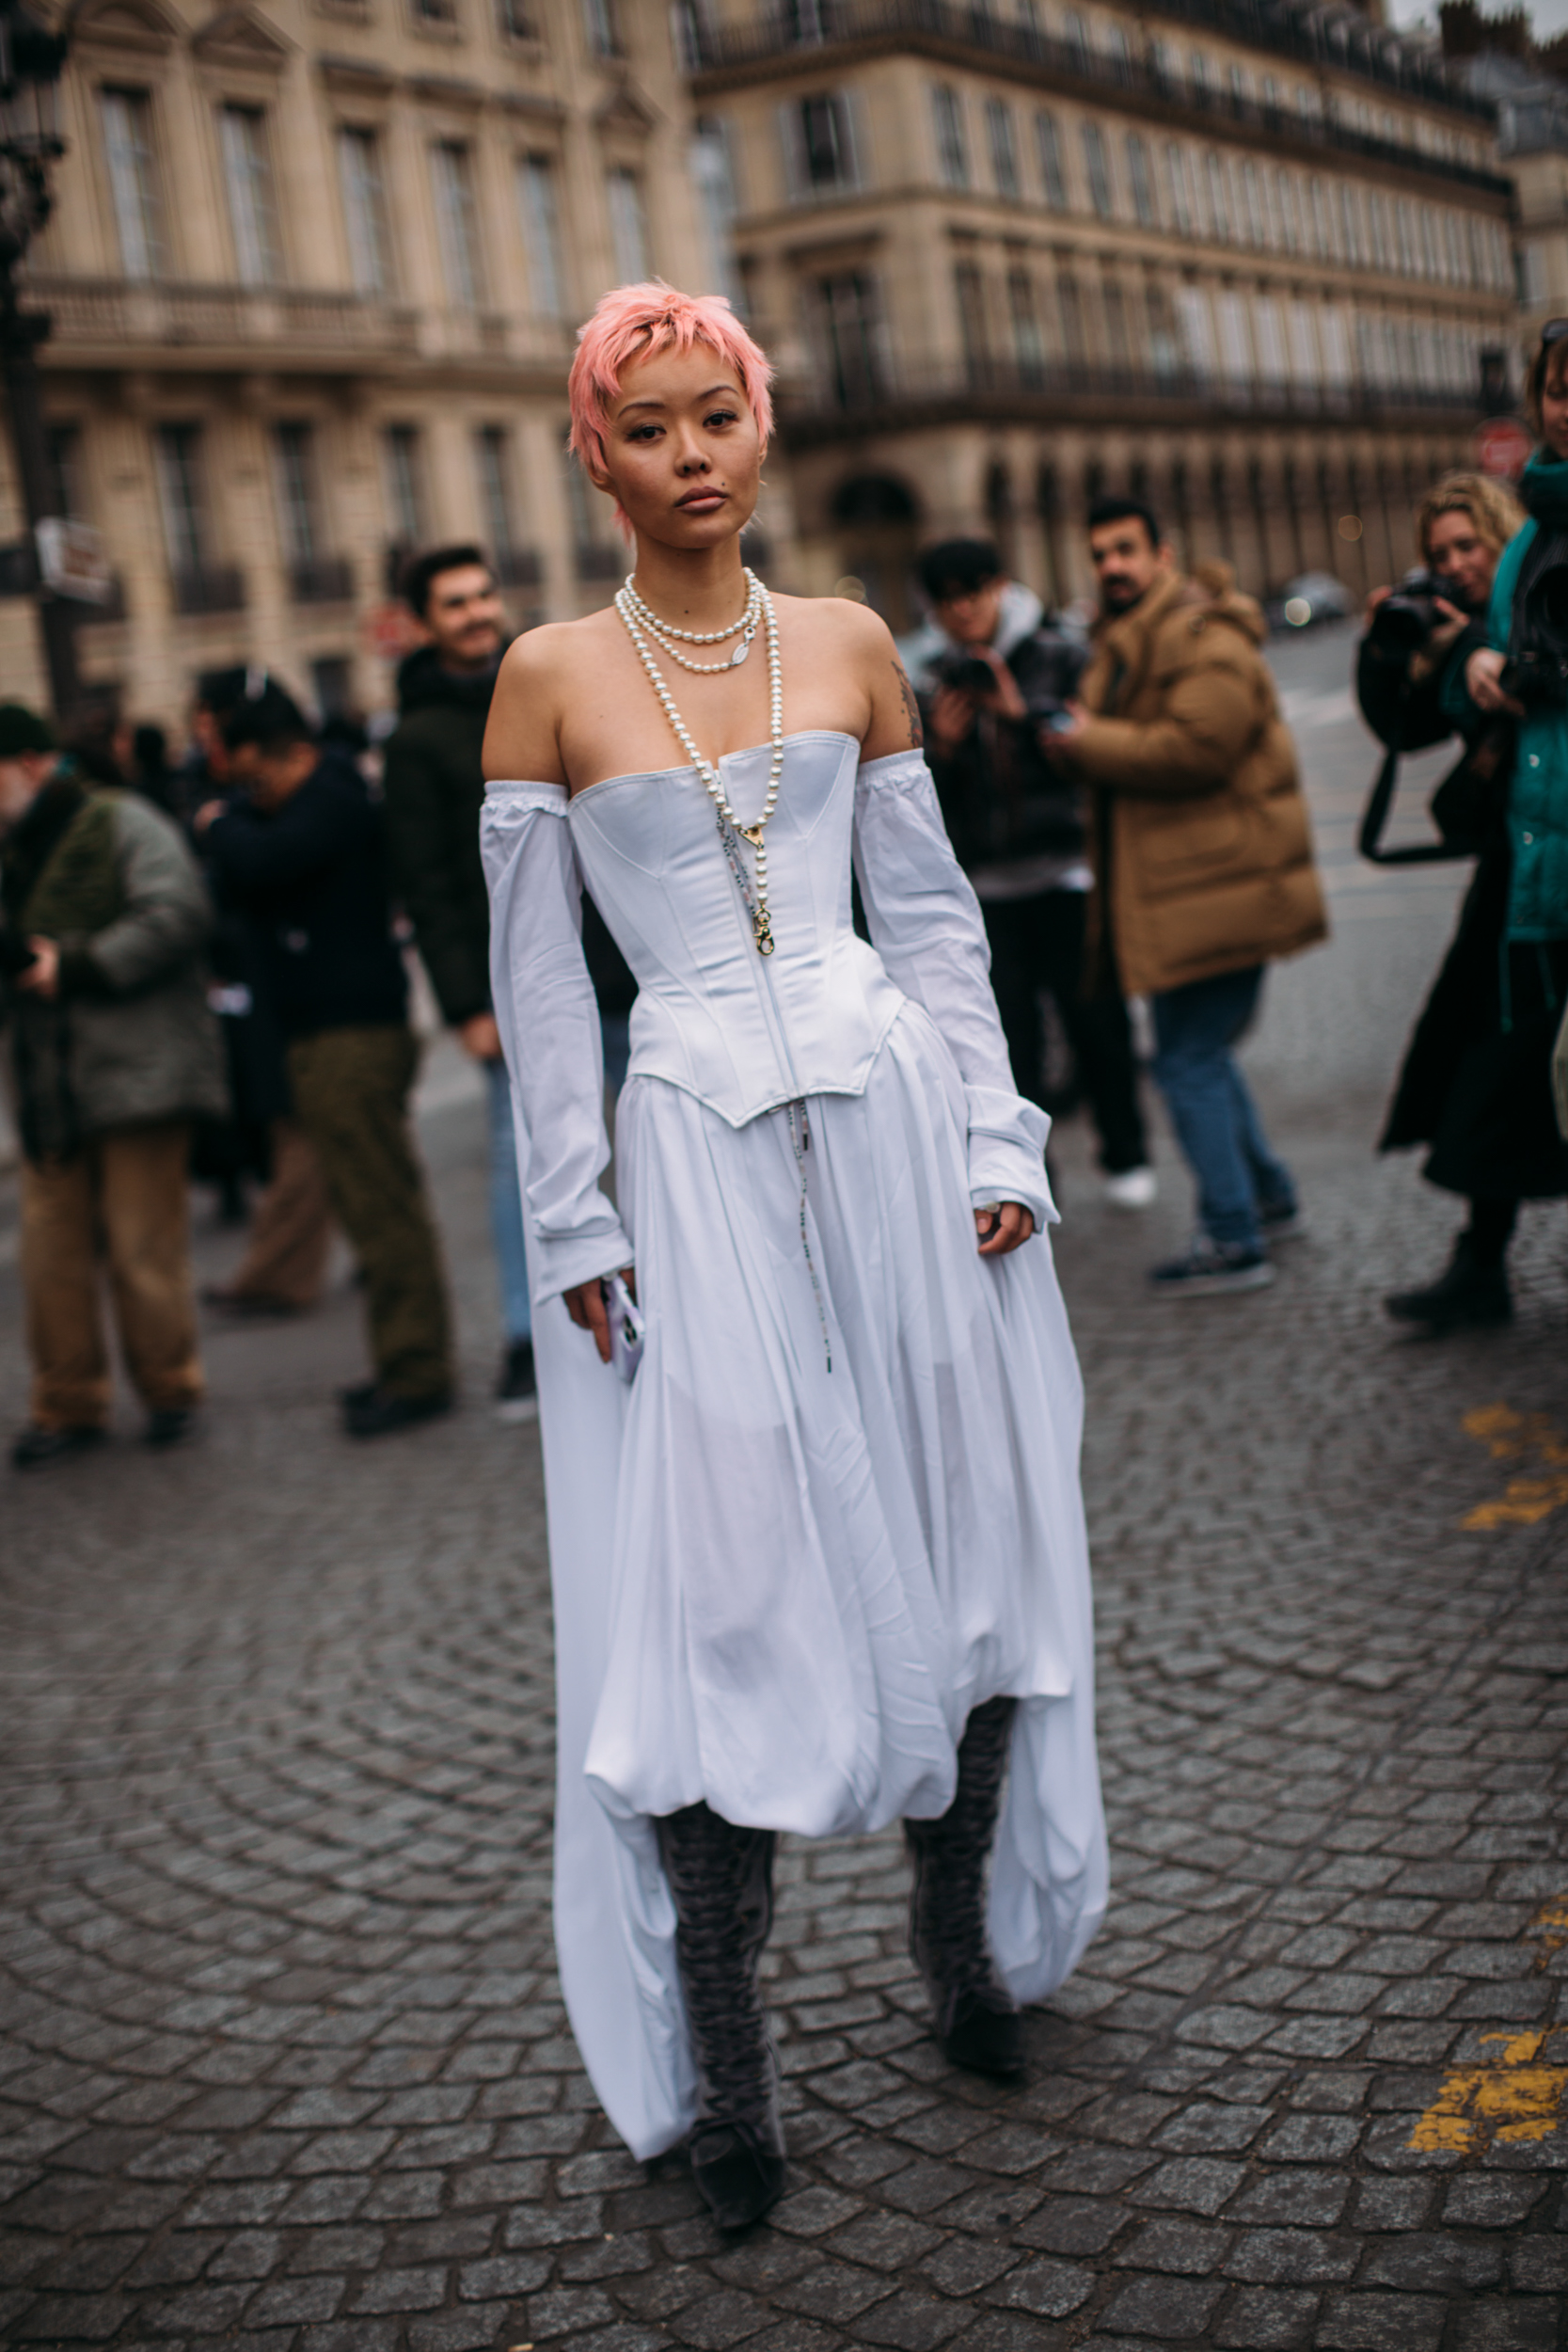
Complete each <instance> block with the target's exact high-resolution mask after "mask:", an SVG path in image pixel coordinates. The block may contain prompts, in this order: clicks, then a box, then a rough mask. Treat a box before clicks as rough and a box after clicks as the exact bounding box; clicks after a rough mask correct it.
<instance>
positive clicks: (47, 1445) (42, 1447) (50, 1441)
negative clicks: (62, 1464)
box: [11, 1421, 109, 1470]
mask: <svg viewBox="0 0 1568 2352" xmlns="http://www.w3.org/2000/svg"><path fill="white" fill-rule="evenodd" d="M108 1434H109V1433H108V1431H107V1430H106V1429H101V1428H100V1427H99V1426H98V1424H97V1422H90V1423H84V1424H83V1425H81V1426H80V1427H78V1428H74V1429H45V1428H44V1427H43V1426H42V1424H41V1423H40V1422H36V1421H30V1422H28V1423H27V1426H26V1428H25V1429H23V1430H19V1431H18V1433H17V1435H16V1436H15V1437H14V1438H12V1440H11V1464H12V1467H13V1468H14V1469H16V1470H37V1469H38V1468H39V1466H40V1463H43V1462H58V1461H60V1460H62V1459H63V1458H64V1456H65V1455H66V1454H85V1453H86V1452H87V1448H88V1447H89V1446H95V1445H102V1444H103V1440H104V1438H106V1437H107V1436H108Z"/></svg>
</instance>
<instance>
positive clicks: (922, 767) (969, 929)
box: [855, 752, 1057, 1232]
mask: <svg viewBox="0 0 1568 2352" xmlns="http://www.w3.org/2000/svg"><path fill="white" fill-rule="evenodd" d="M855 872H856V875H857V876H858V878H859V881H860V886H861V898H862V900H863V904H864V907H865V913H866V919H867V921H868V922H869V924H870V926H871V939H872V945H873V946H875V947H876V949H877V952H878V954H879V956H880V957H881V959H882V961H883V963H884V964H885V965H886V966H887V969H888V971H889V973H890V974H891V975H892V977H893V978H894V979H895V981H896V982H897V984H898V986H899V987H900V988H901V989H902V990H903V991H904V993H905V994H906V995H907V996H912V997H913V998H914V999H915V1001H916V1003H917V1004H920V1005H923V1006H924V1007H925V1009H926V1010H927V1012H928V1013H929V1014H930V1016H931V1019H932V1020H933V1021H934V1022H935V1023H936V1025H937V1027H938V1028H939V1029H940V1030H941V1032H942V1036H943V1038H944V1039H945V1040H946V1041H947V1044H948V1047H949V1049H950V1050H951V1052H952V1055H953V1058H954V1060H955V1061H956V1062H957V1063H958V1074H959V1076H960V1077H961V1078H962V1080H963V1083H964V1090H965V1093H966V1094H967V1096H968V1098H969V1188H970V1198H971V1200H973V1201H974V1203H975V1204H976V1206H979V1205H980V1204H982V1203H984V1202H986V1201H990V1200H1017V1201H1021V1202H1022V1205H1023V1206H1024V1207H1025V1208H1026V1209H1029V1210H1032V1211H1033V1213H1034V1218H1035V1231H1036V1232H1040V1231H1041V1230H1042V1228H1043V1227H1044V1226H1046V1225H1047V1224H1055V1223H1056V1222H1057V1216H1056V1207H1055V1203H1054V1202H1053V1200H1052V1198H1051V1187H1050V1184H1048V1183H1047V1181H1046V1174H1045V1139H1046V1137H1047V1136H1048V1135H1049V1134H1050V1133H1051V1121H1050V1120H1049V1119H1048V1118H1047V1117H1046V1114H1045V1113H1044V1111H1042V1110H1040V1109H1038V1108H1037V1105H1036V1104H1033V1103H1027V1102H1025V1101H1024V1100H1023V1098H1022V1095H1021V1094H1020V1093H1019V1092H1018V1089H1017V1088H1016V1087H1015V1086H1014V1084H1013V1073H1012V1070H1011V1067H1010V1065H1009V1063H1008V1060H1007V1047H1006V1040H1005V1038H1004V1037H1003V1034H1002V1024H1001V1021H1000V1019H999V1018H998V1016H997V1010H996V999H995V997H994V996H993V995H992V993H991V986H990V946H989V944H988V942H987V939H986V927H985V923H984V920H983V918H982V916H981V914H980V904H979V900H978V899H977V898H975V896H974V891H973V889H972V888H971V887H970V884H969V881H968V879H967V877H966V876H965V874H964V871H963V868H962V867H961V866H959V864H958V859H957V858H956V857H955V856H954V854H953V846H952V843H951V842H950V841H949V840H948V838H947V831H946V828H945V826H944V825H943V823H942V810H941V808H940V806H939V805H938V803H937V792H936V786H935V785H934V784H933V783H932V781H931V771H930V770H929V769H928V768H927V765H926V761H925V758H924V756H923V755H922V754H921V753H919V752H895V753H893V754H892V755H890V756H889V757H888V758H886V759H872V760H868V761H866V763H865V764H864V766H863V768H862V769H861V770H860V771H859V773H858V775H857V776H856V778H855Z"/></svg>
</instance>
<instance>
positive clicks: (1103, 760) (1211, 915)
mask: <svg viewBox="0 0 1568 2352" xmlns="http://www.w3.org/2000/svg"><path fill="white" fill-rule="evenodd" d="M1088 532H1089V554H1090V557H1091V559H1092V561H1093V564H1094V567H1095V572H1096V575H1097V576H1098V579H1099V581H1100V598H1101V612H1100V618H1099V620H1098V622H1097V623H1096V626H1095V629H1094V659H1093V660H1092V662H1091V663H1090V666H1089V668H1088V670H1087V672H1086V673H1085V678H1084V683H1083V701H1082V704H1081V705H1076V706H1074V707H1073V708H1072V709H1071V711H1070V712H1069V714H1068V716H1067V718H1066V719H1065V720H1064V722H1063V723H1062V724H1061V728H1060V730H1059V731H1058V732H1055V733H1053V734H1052V735H1051V736H1050V737H1049V738H1042V740H1049V741H1050V742H1051V743H1052V744H1053V746H1059V747H1060V748H1061V750H1062V752H1063V754H1064V755H1065V756H1066V757H1067V758H1068V759H1069V761H1070V764H1071V767H1072V769H1073V771H1075V772H1076V773H1077V774H1079V775H1082V776H1085V777H1086V778H1087V780H1088V782H1089V783H1090V784H1091V785H1092V786H1093V787H1094V790H1095V812H1094V848H1095V864H1096V884H1097V887H1096V893H1095V898H1094V902H1093V907H1092V910H1091V915H1090V943H1089V944H1090V957H1091V985H1093V986H1096V987H1101V988H1111V989H1114V990H1117V991H1118V992H1119V991H1120V990H1121V989H1123V988H1125V989H1126V990H1127V991H1129V992H1130V993H1132V994H1147V995H1148V998H1149V999H1150V1009H1151V1011H1152V1013H1153V1018H1154V1036H1155V1044H1156V1053H1155V1058H1154V1075H1155V1079H1156V1081H1157V1083H1158V1085H1159V1087H1160V1089H1161V1091H1162V1093H1163V1094H1164V1098H1165V1103H1166V1106H1167V1108H1168V1109H1169V1111H1170V1115H1171V1121H1172V1124H1173V1125H1174V1127H1175V1129H1176V1134H1177V1139H1178V1141H1179V1142H1180V1146H1181V1149H1182V1152H1184V1153H1185V1155H1186V1158H1187V1160H1188V1163H1189V1165H1190V1166H1191V1168H1192V1169H1193V1173H1194V1175H1195V1176H1196V1179H1197V1187H1198V1218H1199V1230H1198V1232H1197V1233H1196V1236H1195V1238H1194V1241H1193V1243H1192V1245H1191V1247H1190V1248H1188V1249H1187V1250H1186V1251H1185V1252H1184V1253H1183V1255H1182V1256H1180V1258H1175V1259H1172V1260H1170V1261H1168V1262H1167V1263H1164V1264H1163V1265H1158V1266H1155V1267H1154V1268H1153V1269H1152V1271H1151V1274H1150V1278H1149V1279H1150V1280H1151V1282H1152V1284H1153V1286H1154V1288H1155V1289H1156V1291H1159V1292H1161V1293H1163V1294H1164V1295H1168V1296H1171V1297H1196V1296H1200V1295H1207V1294H1210V1293H1212V1292H1219V1291H1243V1290H1256V1289H1259V1288H1260V1287H1261V1286H1262V1285H1263V1284H1265V1283H1267V1282H1270V1281H1272V1280H1273V1279H1274V1268H1273V1265H1272V1264H1271V1263H1270V1260H1269V1256H1268V1244H1269V1242H1270V1241H1271V1240H1280V1239H1283V1238H1284V1237H1285V1236H1286V1235H1287V1234H1288V1233H1290V1232H1292V1231H1293V1230H1295V1229H1296V1228H1297V1223H1298V1216H1299V1212H1298V1207H1297V1200H1296V1187H1295V1184H1294V1181H1293V1180H1292V1178H1291V1173H1290V1170H1289V1169H1288V1168H1286V1167H1285V1166H1284V1164H1283V1162H1282V1161H1281V1160H1280V1159H1279V1158H1278V1156H1277V1155H1276V1153H1275V1152H1274V1150H1273V1148H1272V1147H1271V1145H1270V1143H1269V1141H1268V1138H1267V1136H1265V1135H1264V1132H1263V1126H1262V1121H1261V1120H1260V1119H1259V1115H1258V1110H1257V1106H1256V1105H1255V1104H1254V1103H1253V1100H1252V1096H1251V1094H1250V1092H1249V1091H1248V1089H1247V1085H1246V1081H1245V1080H1244V1078H1243V1076H1242V1073H1241V1071H1240V1069H1239V1068H1238V1066H1237V1063H1236V1059H1235V1056H1234V1052H1233V1050H1232V1049H1233V1048H1234V1047H1235V1045H1236V1044H1237V1042H1238V1041H1239V1040H1240V1039H1241V1037H1242V1035H1243V1032H1244V1030H1245V1029H1246V1027H1247V1026H1248V1025H1249V1023H1250V1022H1251V1021H1252V1019H1253V1016H1254V1014H1255V1013H1256V1011H1257V1008H1258V1002H1259V994H1260V993H1261V989H1262V984H1263V966H1264V964H1265V963H1267V962H1269V961H1273V960H1274V959H1275V957H1278V956H1287V955H1293V954H1295V953H1296V952H1297V951H1298V950H1299V949H1301V948H1303V947H1309V946H1312V945H1313V944H1314V942H1316V941H1317V940H1320V939H1322V938H1323V937H1324V936H1325V935H1326V931H1327V923H1326V920H1325V918H1324V913H1323V894H1322V891H1321V889H1320V888H1319V884H1318V877H1317V871H1316V867H1315V866H1314V864H1313V857H1312V841H1311V833H1310V829H1309V826H1308V823H1307V807H1306V803H1305V801H1304V799H1303V797H1302V791H1301V784H1300V780H1299V777H1298V775H1297V772H1296V756H1295V747H1294V745H1293V744H1292V742H1291V737H1290V733H1289V730H1288V729H1287V727H1286V725H1285V723H1284V721H1283V720H1282V719H1281V717H1280V715H1279V706H1278V703H1277V701H1276V699H1275V690H1274V680H1273V677H1272V675H1271V674H1270V671H1269V667H1268V664H1267V662H1266V661H1265V660H1264V659H1263V656H1262V653H1261V651H1260V647H1261V644H1262V639H1263V616H1262V613H1261V612H1259V608H1258V606H1257V605H1256V604H1255V603H1254V602H1253V600H1252V598H1251V597H1249V596H1238V595H1237V594H1236V593H1235V590H1234V587H1233V585H1232V581H1231V575H1230V571H1229V568H1228V566H1227V565H1224V564H1216V565H1214V566H1212V567H1205V568H1204V570H1203V571H1202V572H1201V573H1200V574H1199V576H1198V577H1197V578H1196V579H1195V580H1184V579H1183V578H1182V577H1181V575H1180V573H1179V572H1178V571H1177V569H1176V566H1175V564H1174V562H1173V560H1172V556H1171V550H1170V548H1168V547H1167V546H1166V545H1165V543H1164V540H1163V539H1162V538H1161V536H1160V530H1159V525H1158V524H1157V522H1156V521H1155V518H1154V516H1153V515H1152V513H1151V512H1150V511H1149V509H1148V507H1147V506H1146V505H1144V504H1143V503H1142V502H1141V501H1138V500H1134V499H1112V498H1106V499H1101V500H1099V501H1097V502H1096V503H1095V504H1094V505H1093V506H1092V507H1091V508H1090V510H1089V517H1088Z"/></svg>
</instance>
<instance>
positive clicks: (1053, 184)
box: [1035, 108, 1067, 213]
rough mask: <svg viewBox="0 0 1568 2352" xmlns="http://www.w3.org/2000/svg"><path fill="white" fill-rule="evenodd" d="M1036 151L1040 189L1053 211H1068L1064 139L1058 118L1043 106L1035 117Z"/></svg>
mask: <svg viewBox="0 0 1568 2352" xmlns="http://www.w3.org/2000/svg"><path fill="white" fill-rule="evenodd" d="M1035 151H1036V153H1037V156H1038V158H1039V167H1040V190H1041V193H1042V194H1043V196H1044V198H1045V200H1046V202H1047V203H1048V204H1049V205H1050V207H1051V209H1052V211H1053V213H1065V212H1066V211H1067V180H1066V177H1065V175H1064V173H1063V171H1062V141H1061V135H1060V134H1059V133H1058V131H1057V129H1056V118H1055V116H1054V115H1050V114H1047V113H1046V112H1045V111H1044V109H1043V108H1042V109H1041V111H1040V112H1039V113H1038V114H1037V116H1036V117H1035Z"/></svg>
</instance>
